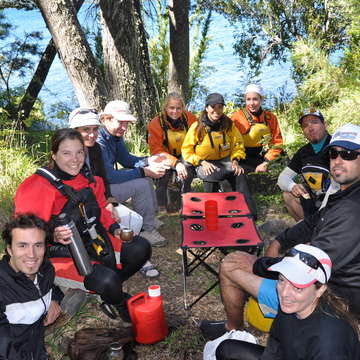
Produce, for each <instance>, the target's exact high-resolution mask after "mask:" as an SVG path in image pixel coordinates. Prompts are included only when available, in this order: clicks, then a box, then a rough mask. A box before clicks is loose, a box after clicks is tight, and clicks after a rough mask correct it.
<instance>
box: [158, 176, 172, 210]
mask: <svg viewBox="0 0 360 360" xmlns="http://www.w3.org/2000/svg"><path fill="white" fill-rule="evenodd" d="M172 172H173V170H170V169H169V170H166V172H165V174H164V176H162V177H161V178H160V179H157V180H156V182H155V185H156V190H155V192H156V199H157V203H158V206H159V208H162V209H165V207H166V204H167V187H168V183H169V180H170V177H171V175H172Z"/></svg>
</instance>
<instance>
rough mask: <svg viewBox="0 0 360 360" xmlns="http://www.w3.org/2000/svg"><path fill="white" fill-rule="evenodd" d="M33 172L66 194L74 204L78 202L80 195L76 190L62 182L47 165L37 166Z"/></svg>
mask: <svg viewBox="0 0 360 360" xmlns="http://www.w3.org/2000/svg"><path fill="white" fill-rule="evenodd" d="M35 174H37V175H40V176H42V177H43V178H45V179H46V180H48V181H49V183H50V184H51V185H53V186H54V187H55V188H56V189H57V190H59V191H60V192H61V194H62V195H64V196H66V197H67V198H68V199H69V200H71V201H72V202H73V203H74V204H78V203H79V202H80V197H79V196H78V194H77V192H76V191H75V190H74V189H73V188H72V187H71V186H69V185H66V184H64V183H63V182H62V181H61V179H59V178H57V177H56V176H55V174H54V173H53V172H52V171H51V169H49V168H47V167H42V168H38V169H37V170H36V172H35Z"/></svg>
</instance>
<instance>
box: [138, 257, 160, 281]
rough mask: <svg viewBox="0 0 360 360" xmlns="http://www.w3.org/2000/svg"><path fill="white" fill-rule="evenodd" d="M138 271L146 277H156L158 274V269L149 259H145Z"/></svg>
mask: <svg viewBox="0 0 360 360" xmlns="http://www.w3.org/2000/svg"><path fill="white" fill-rule="evenodd" d="M139 271H140V273H141V274H142V275H143V276H145V277H148V278H156V277H158V276H159V275H160V273H159V271H158V270H157V269H156V267H155V266H154V265H153V264H152V263H151V262H150V261H147V262H146V264H145V265H144V266H143V267H142V268H141V269H140V270H139Z"/></svg>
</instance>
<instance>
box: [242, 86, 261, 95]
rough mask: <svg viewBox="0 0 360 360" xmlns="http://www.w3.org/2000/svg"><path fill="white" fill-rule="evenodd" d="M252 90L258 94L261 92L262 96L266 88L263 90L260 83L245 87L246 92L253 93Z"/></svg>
mask: <svg viewBox="0 0 360 360" xmlns="http://www.w3.org/2000/svg"><path fill="white" fill-rule="evenodd" d="M251 92H254V93H257V94H259V95H260V96H264V90H263V88H262V87H261V86H260V85H258V84H249V85H248V86H246V88H245V94H247V93H251Z"/></svg>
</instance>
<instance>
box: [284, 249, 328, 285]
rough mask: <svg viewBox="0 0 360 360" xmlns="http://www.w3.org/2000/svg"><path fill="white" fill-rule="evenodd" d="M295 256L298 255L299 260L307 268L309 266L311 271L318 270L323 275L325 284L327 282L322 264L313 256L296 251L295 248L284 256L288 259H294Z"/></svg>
mask: <svg viewBox="0 0 360 360" xmlns="http://www.w3.org/2000/svg"><path fill="white" fill-rule="evenodd" d="M296 255H299V259H300V260H301V261H302V262H303V263H304V264H306V265H307V266H310V267H311V268H312V269H315V270H317V269H318V268H320V269H321V270H322V272H323V273H324V275H325V283H327V282H328V278H327V275H326V270H325V268H324V266H323V265H322V263H321V262H320V261H319V260H318V259H317V258H316V257H315V256H313V255H311V254H308V253H306V252H303V251H300V250H297V249H295V248H292V249H290V250H289V251H288V252H287V253H286V254H285V256H288V257H295V256H296Z"/></svg>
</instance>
